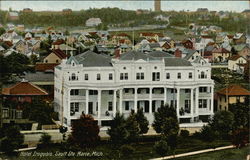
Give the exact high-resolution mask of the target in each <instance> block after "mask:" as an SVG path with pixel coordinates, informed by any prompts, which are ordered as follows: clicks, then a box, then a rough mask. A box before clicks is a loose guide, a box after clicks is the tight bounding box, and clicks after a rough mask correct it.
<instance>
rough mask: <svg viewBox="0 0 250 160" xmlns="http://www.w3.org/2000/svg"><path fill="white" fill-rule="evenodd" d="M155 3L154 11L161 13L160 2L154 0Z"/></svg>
mask: <svg viewBox="0 0 250 160" xmlns="http://www.w3.org/2000/svg"><path fill="white" fill-rule="evenodd" d="M154 1H155V11H156V12H158V11H161V0H154Z"/></svg>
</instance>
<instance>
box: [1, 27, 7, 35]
mask: <svg viewBox="0 0 250 160" xmlns="http://www.w3.org/2000/svg"><path fill="white" fill-rule="evenodd" d="M5 32H6V31H5V29H4V28H3V27H0V35H2V34H4V33H5Z"/></svg>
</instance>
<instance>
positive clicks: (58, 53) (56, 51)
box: [52, 49, 67, 59]
mask: <svg viewBox="0 0 250 160" xmlns="http://www.w3.org/2000/svg"><path fill="white" fill-rule="evenodd" d="M52 53H55V55H56V56H57V57H59V58H60V59H65V58H67V55H66V54H65V53H64V52H63V51H62V50H60V49H53V50H52Z"/></svg>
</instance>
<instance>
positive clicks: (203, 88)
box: [199, 87, 207, 93]
mask: <svg viewBox="0 0 250 160" xmlns="http://www.w3.org/2000/svg"><path fill="white" fill-rule="evenodd" d="M199 92H200V93H205V92H207V87H199Z"/></svg>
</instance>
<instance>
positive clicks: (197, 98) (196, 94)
mask: <svg viewBox="0 0 250 160" xmlns="http://www.w3.org/2000/svg"><path fill="white" fill-rule="evenodd" d="M195 90H196V93H195V107H196V110H195V111H196V114H197V115H198V112H199V111H198V110H199V87H197V88H196V89H195Z"/></svg>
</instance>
